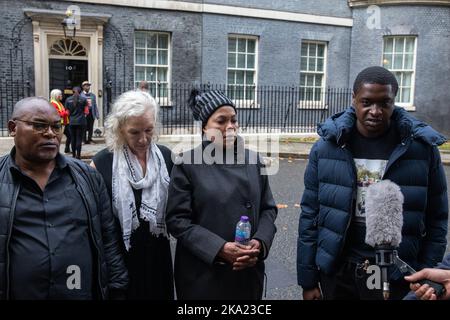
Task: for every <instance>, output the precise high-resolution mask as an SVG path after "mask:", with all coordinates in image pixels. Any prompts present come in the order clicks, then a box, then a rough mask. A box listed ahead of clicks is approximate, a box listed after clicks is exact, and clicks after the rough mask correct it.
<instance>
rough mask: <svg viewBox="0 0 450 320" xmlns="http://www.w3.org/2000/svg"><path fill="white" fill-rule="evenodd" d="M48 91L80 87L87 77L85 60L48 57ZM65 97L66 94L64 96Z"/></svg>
mask: <svg viewBox="0 0 450 320" xmlns="http://www.w3.org/2000/svg"><path fill="white" fill-rule="evenodd" d="M49 69H50V70H49V75H50V83H49V84H50V87H49V89H50V91H52V90H53V89H59V90H61V91H63V92H64V89H66V88H73V87H81V83H83V81H86V80H89V79H88V62H87V60H65V59H49ZM64 98H66V96H65V97H64Z"/></svg>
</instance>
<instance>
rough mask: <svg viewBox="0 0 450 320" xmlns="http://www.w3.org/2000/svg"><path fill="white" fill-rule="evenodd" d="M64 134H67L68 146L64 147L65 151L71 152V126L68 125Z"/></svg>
mask: <svg viewBox="0 0 450 320" xmlns="http://www.w3.org/2000/svg"><path fill="white" fill-rule="evenodd" d="M64 135H65V136H66V147H65V149H64V152H66V153H67V152H70V145H71V140H72V139H71V137H72V135H71V134H70V126H68V125H67V126H66V127H65V128H64Z"/></svg>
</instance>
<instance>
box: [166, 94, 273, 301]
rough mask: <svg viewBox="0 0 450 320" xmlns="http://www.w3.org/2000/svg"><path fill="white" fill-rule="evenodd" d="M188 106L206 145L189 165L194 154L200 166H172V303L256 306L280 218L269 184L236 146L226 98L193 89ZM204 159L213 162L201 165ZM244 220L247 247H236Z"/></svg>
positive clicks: (258, 165)
mask: <svg viewBox="0 0 450 320" xmlns="http://www.w3.org/2000/svg"><path fill="white" fill-rule="evenodd" d="M190 107H191V109H192V111H193V116H194V119H195V120H197V121H201V122H202V133H203V141H202V144H201V145H200V146H198V147H197V148H195V149H193V150H190V151H188V153H189V154H191V155H192V156H191V157H186V159H187V158H189V159H195V157H194V156H193V155H194V154H198V153H199V152H200V153H201V154H202V155H203V157H202V161H201V162H200V163H187V162H186V161H185V162H184V163H183V162H182V163H181V164H178V165H175V166H174V168H173V170H172V179H171V182H170V185H169V199H168V207H167V215H166V223H167V228H168V230H169V232H170V233H171V234H172V235H173V236H174V237H175V238H177V249H176V256H175V286H176V292H177V297H178V299H181V300H191V299H200V300H204V299H213V300H224V299H225V300H226V299H230V300H231V299H247V300H248V299H254V300H258V299H261V298H262V294H263V285H264V262H263V261H264V259H265V258H266V257H267V255H268V253H269V249H270V247H271V244H272V241H273V238H274V236H275V232H276V228H275V224H274V222H275V218H276V215H277V208H276V206H275V202H274V200H273V197H272V192H271V191H270V187H269V181H268V178H267V176H266V175H262V174H261V169H262V167H263V165H262V163H261V161H259V157H258V155H257V154H255V153H254V152H252V151H249V150H247V149H244V148H239V147H238V145H239V142H242V140H241V139H240V138H239V137H238V135H237V130H238V122H237V115H236V107H235V105H234V103H233V101H232V100H231V99H229V98H228V97H227V96H226V95H224V94H223V93H222V92H220V91H217V90H213V91H207V92H200V91H197V90H194V91H193V92H192V94H191V99H190ZM230 150H231V152H230ZM221 151H225V152H223V153H222V152H221ZM224 154H225V155H226V156H224ZM206 155H208V156H212V159H211V158H210V159H209V160H208V161H205V160H206V157H205V156H206ZM229 155H231V161H229V160H230V158H229V157H228V156H229ZM224 157H226V160H227V161H223V160H224ZM240 158H241V159H242V161H239V159H240ZM252 159H253V160H256V161H252ZM211 160H213V161H211ZM241 216H247V217H248V220H249V221H250V224H251V233H250V239H249V240H248V242H247V243H246V244H241V243H237V242H235V231H236V224H237V223H238V222H239V220H240V218H241Z"/></svg>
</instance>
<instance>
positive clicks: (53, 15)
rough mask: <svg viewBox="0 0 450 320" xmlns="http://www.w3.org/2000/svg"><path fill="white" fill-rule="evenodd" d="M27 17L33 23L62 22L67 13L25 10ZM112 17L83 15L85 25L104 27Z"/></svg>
mask: <svg viewBox="0 0 450 320" xmlns="http://www.w3.org/2000/svg"><path fill="white" fill-rule="evenodd" d="M23 12H24V13H25V15H26V16H27V17H29V18H31V20H33V21H39V22H42V21H55V20H57V21H62V20H63V19H64V18H65V17H66V12H65V11H58V10H46V9H34V8H24V9H23ZM111 17H112V16H111V15H110V14H94V13H81V18H82V19H83V23H86V24H94V25H104V24H106V23H107V22H108V21H109V19H110V18H111Z"/></svg>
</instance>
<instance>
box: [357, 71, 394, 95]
mask: <svg viewBox="0 0 450 320" xmlns="http://www.w3.org/2000/svg"><path fill="white" fill-rule="evenodd" d="M366 83H377V84H382V85H389V84H390V85H391V88H392V92H393V93H394V96H395V95H397V91H398V82H397V79H396V78H395V76H394V74H393V73H392V72H390V71H389V70H388V69H386V68H383V67H379V66H374V67H369V68H366V69H364V70H362V71H361V72H360V73H358V75H357V76H356V79H355V82H354V83H353V93H354V94H357V93H358V91H359V89H360V88H361V86H362V85H363V84H366Z"/></svg>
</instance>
